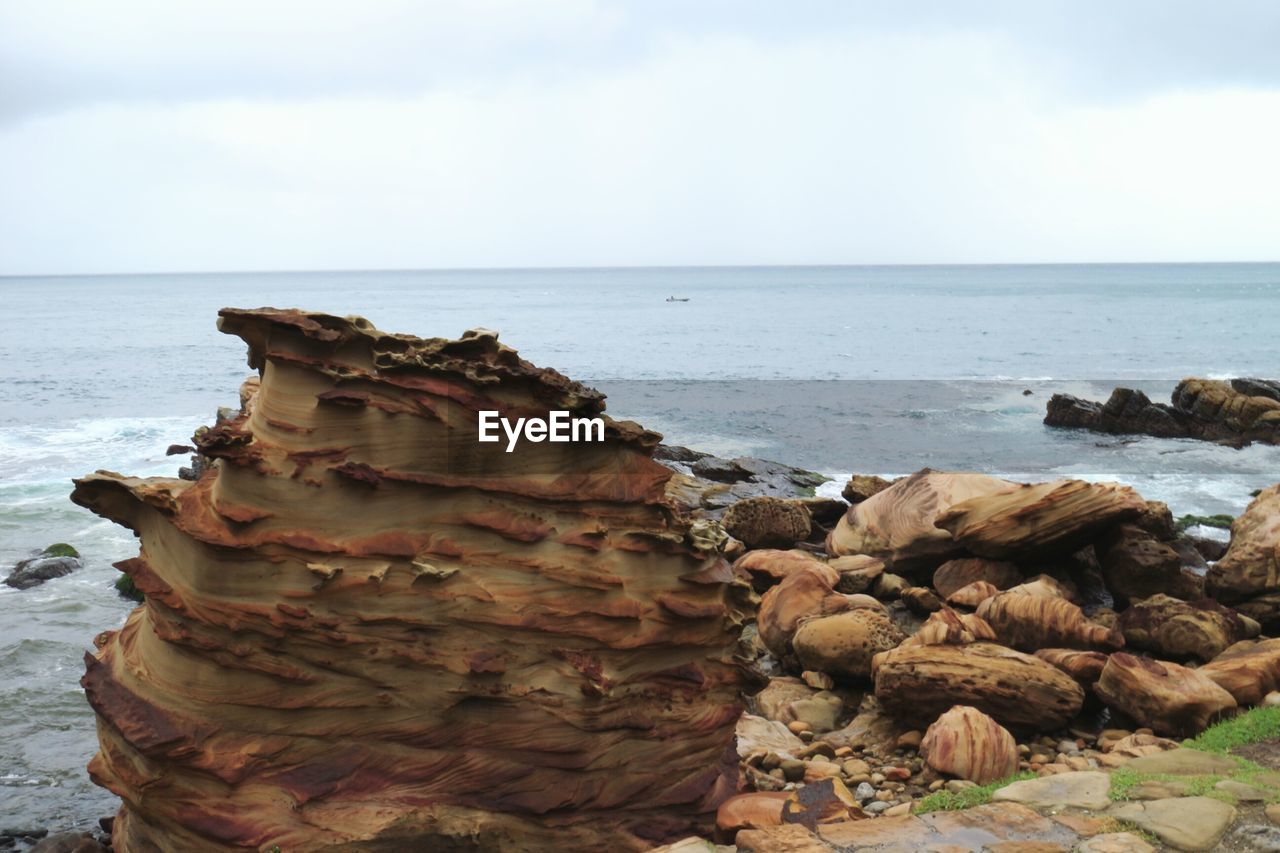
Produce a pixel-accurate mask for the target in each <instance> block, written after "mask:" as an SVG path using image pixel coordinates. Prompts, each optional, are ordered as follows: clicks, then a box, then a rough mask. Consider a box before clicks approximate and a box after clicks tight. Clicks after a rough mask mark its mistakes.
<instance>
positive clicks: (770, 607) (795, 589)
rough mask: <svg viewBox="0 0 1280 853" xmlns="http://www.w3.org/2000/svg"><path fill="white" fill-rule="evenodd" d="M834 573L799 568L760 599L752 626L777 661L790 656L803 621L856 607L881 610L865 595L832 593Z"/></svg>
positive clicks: (821, 567)
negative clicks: (796, 634)
mask: <svg viewBox="0 0 1280 853" xmlns="http://www.w3.org/2000/svg"><path fill="white" fill-rule="evenodd" d="M839 580H840V575H839V574H837V573H836V570H835V569H833V568H831V567H830V566H828V565H827V564H826V563H823V562H821V561H819V560H814V561H813V564H812V565H804V566H800V567H799V568H798V569H797V570H795V571H793V572H791V573H790V574H789V575H787V577H786V578H785V579H784V580H783V581H782V583H780V584H778V585H777V586H775V587H773V588H772V589H770V590H769V591H768V592H766V593H765V594H764V597H763V598H761V599H760V612H759V615H758V616H757V618H756V624H757V625H758V626H759V629H760V639H761V640H763V641H764V644H765V647H766V648H767V649H769V651H771V652H773V653H774V654H775V655H777V656H778V657H785V656H787V655H789V654H790V653H791V638H792V637H793V636H795V633H796V629H798V628H799V627H800V623H801V621H802V620H804V619H808V618H816V617H819V616H830V615H832V614H835V613H842V612H844V611H846V610H853V609H854V608H858V607H871V608H873V609H877V608H883V605H882V604H880V603H879V602H878V601H876V600H875V599H874V598H871V597H870V596H867V595H845V594H844V593H840V592H836V591H835V585H836V583H837V582H838V581H839Z"/></svg>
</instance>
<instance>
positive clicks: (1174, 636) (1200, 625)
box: [1117, 594, 1258, 661]
mask: <svg viewBox="0 0 1280 853" xmlns="http://www.w3.org/2000/svg"><path fill="white" fill-rule="evenodd" d="M1117 624H1118V626H1119V628H1120V631H1121V632H1122V633H1123V634H1124V639H1125V643H1126V644H1128V645H1130V646H1133V647H1134V648H1139V649H1145V650H1146V651H1149V652H1153V653H1155V654H1156V655H1158V656H1159V657H1161V658H1171V659H1173V660H1188V659H1191V658H1195V659H1196V660H1201V661H1208V660H1212V659H1213V658H1215V657H1216V656H1217V655H1219V654H1221V653H1222V651H1223V650H1224V649H1226V648H1227V646H1230V645H1231V644H1233V643H1237V642H1239V641H1240V640H1244V639H1248V638H1249V637H1250V636H1251V635H1252V636H1256V635H1257V628H1258V625H1257V623H1255V622H1253V620H1251V619H1250V620H1246V619H1243V618H1241V616H1240V614H1239V613H1236V612H1235V611H1234V610H1231V609H1230V608H1227V607H1223V606H1222V605H1221V604H1218V603H1217V602H1216V601H1213V600H1211V599H1201V600H1199V601H1194V602H1187V601H1182V600H1180V599H1177V598H1172V597H1170V596H1167V595H1164V594H1159V595H1153V596H1151V597H1150V598H1145V599H1143V600H1142V601H1139V602H1136V603H1134V604H1133V605H1132V606H1130V607H1129V608H1127V609H1126V610H1125V611H1124V612H1123V613H1121V614H1120V618H1119V619H1118V621H1117Z"/></svg>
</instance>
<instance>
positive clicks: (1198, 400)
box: [1044, 379, 1280, 444]
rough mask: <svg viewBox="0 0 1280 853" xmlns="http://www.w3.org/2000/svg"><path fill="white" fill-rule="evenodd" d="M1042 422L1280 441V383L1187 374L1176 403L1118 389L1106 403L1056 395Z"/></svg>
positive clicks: (1242, 440)
mask: <svg viewBox="0 0 1280 853" xmlns="http://www.w3.org/2000/svg"><path fill="white" fill-rule="evenodd" d="M1044 422H1045V423H1046V424H1048V425H1049V426H1056V427H1075V428H1082V429H1089V430H1094V431H1096V432H1105V433H1112V434H1140V435H1153V436H1157V437H1161V438H1198V439H1204V440H1207V441H1227V442H1232V443H1236V444H1244V443H1248V442H1250V441H1258V442H1264V443H1267V444H1280V383H1277V382H1271V381H1267V380H1261V379H1233V380H1231V381H1230V382H1223V381H1219V380H1214V379H1184V380H1182V381H1181V382H1179V383H1178V385H1177V387H1176V388H1174V390H1173V394H1172V405H1165V404H1163V403H1153V402H1151V399H1150V398H1149V397H1147V395H1146V394H1144V393H1142V392H1141V391H1136V390H1133V389H1131V388H1117V389H1115V390H1114V391H1113V392H1111V397H1110V399H1108V400H1107V402H1106V403H1095V402H1092V401H1090V400H1081V399H1080V398H1078V397H1073V396H1071V395H1070V394H1054V395H1053V397H1052V398H1051V399H1050V400H1049V403H1048V412H1047V413H1046V415H1045V419H1044Z"/></svg>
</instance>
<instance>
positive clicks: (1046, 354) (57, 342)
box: [0, 264, 1280, 829]
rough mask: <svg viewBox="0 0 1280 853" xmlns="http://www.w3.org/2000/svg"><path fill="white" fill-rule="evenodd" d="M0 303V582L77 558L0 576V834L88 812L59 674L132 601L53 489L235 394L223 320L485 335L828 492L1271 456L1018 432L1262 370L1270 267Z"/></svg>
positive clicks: (238, 289)
mask: <svg viewBox="0 0 1280 853" xmlns="http://www.w3.org/2000/svg"><path fill="white" fill-rule="evenodd" d="M668 296H677V297H681V298H686V297H687V298H688V300H689V301H687V302H667V301H666V298H667V297H668ZM0 305H3V310H0V574H3V573H7V570H8V568H9V566H11V565H12V564H13V563H14V562H16V561H17V560H20V559H22V558H24V557H26V556H28V555H30V554H31V552H33V551H35V550H38V549H39V548H42V547H43V546H45V545H47V544H49V543H51V542H60V541H66V542H71V543H73V544H74V545H75V546H76V547H78V548H79V549H80V550H81V552H82V554H83V555H84V557H85V559H86V567H85V568H84V569H83V570H82V571H80V572H78V573H76V574H73V575H70V576H68V577H65V578H59V579H56V580H53V581H50V582H48V583H46V584H44V585H43V586H40V587H37V588H35V589H32V590H27V591H17V590H12V589H10V588H8V587H4V586H0V685H3V687H0V826H13V825H19V824H21V825H31V826H45V827H50V828H54V829H59V828H70V827H72V826H77V825H86V824H88V823H90V822H92V821H94V820H95V819H96V818H97V817H98V816H100V815H105V814H108V813H110V812H111V811H112V810H113V809H114V803H113V801H112V798H111V797H110V796H109V795H107V794H106V793H105V792H102V791H100V790H99V789H97V788H95V787H94V786H93V785H92V784H90V783H89V781H88V778H87V776H86V774H85V772H84V764H85V762H86V761H87V760H88V759H89V757H90V755H91V754H92V752H93V750H94V748H95V737H94V733H93V717H92V714H91V713H90V711H89V709H88V707H87V705H86V704H85V702H84V698H83V694H82V693H81V691H80V689H79V686H78V683H77V682H78V679H79V676H80V674H81V672H82V671H83V663H82V658H83V655H84V652H85V650H87V649H89V648H91V647H92V639H93V636H94V634H96V633H97V632H99V631H101V630H103V629H106V628H113V627H116V626H118V625H119V624H120V623H121V622H122V621H123V619H124V617H125V614H126V613H127V612H128V610H129V608H130V606H131V605H130V603H129V602H126V601H123V600H121V599H120V598H119V597H118V596H116V594H115V592H114V591H113V590H112V588H111V583H112V582H113V580H114V579H115V577H116V575H117V573H116V571H115V570H114V569H113V568H112V567H111V563H112V562H114V561H116V560H120V559H123V558H125V557H128V556H131V555H133V554H134V553H135V551H136V542H135V540H134V539H133V537H132V535H131V534H130V533H128V532H127V531H124V530H122V529H119V528H115V527H113V526H112V525H110V524H109V523H107V522H104V521H100V520H98V519H97V518H96V517H94V516H92V515H91V514H89V513H88V512H86V511H84V510H81V509H79V508H78V507H75V506H73V505H72V504H71V503H70V502H69V501H68V500H67V493H68V491H69V489H70V478H72V477H74V476H79V475H81V474H84V473H87V472H90V471H93V470H95V469H98V468H108V469H112V470H117V471H121V472H125V473H130V474H142V475H172V474H173V473H174V471H175V469H176V466H177V465H178V464H179V463H180V461H181V460H179V459H171V458H166V457H165V456H164V450H165V448H166V447H167V446H168V445H169V444H170V443H175V442H176V443H181V442H185V441H186V440H187V438H188V437H189V436H190V434H191V432H192V431H193V430H194V429H195V427H197V426H199V425H200V424H202V423H206V422H208V421H210V420H211V418H212V415H213V412H214V410H215V409H216V407H217V406H219V405H231V404H234V403H235V401H236V389H237V387H238V385H239V382H240V380H241V379H242V378H243V377H244V375H246V373H247V370H248V369H247V367H246V366H245V358H244V355H245V354H244V347H243V345H242V344H241V342H240V341H239V339H237V338H232V337H228V336H226V335H222V334H219V333H218V332H217V331H216V329H215V328H214V320H215V316H216V312H217V309H218V308H220V307H223V306H227V305H234V306H239V307H259V306H267V305H270V306H275V307H300V308H307V309H311V310H319V311H327V312H330V313H334V314H361V315H364V316H366V317H368V318H369V319H370V320H372V321H373V322H374V323H375V324H376V325H378V326H379V327H380V328H383V329H386V330H388V331H398V332H412V333H414V334H418V335H422V336H456V335H458V334H459V333H461V332H462V331H463V330H465V329H468V328H472V327H476V326H484V327H487V328H492V329H498V330H500V331H501V333H502V340H503V341H504V342H506V343H508V344H510V345H511V346H514V347H516V348H517V349H519V350H520V352H521V354H522V355H523V356H524V357H525V358H527V359H529V360H531V361H533V362H535V363H537V364H540V365H546V366H551V367H555V368H557V369H559V370H561V371H562V372H564V373H566V374H568V375H570V376H572V377H574V378H578V379H583V380H585V381H590V382H591V383H593V384H595V385H597V386H598V387H600V388H601V389H602V390H604V391H605V392H606V393H608V394H609V411H610V413H611V414H613V415H614V416H615V417H627V418H633V419H636V420H639V421H641V422H642V423H644V424H645V425H646V426H649V427H651V428H654V429H658V430H659V431H661V432H664V433H665V434H666V435H667V437H668V440H669V441H671V442H673V443H679V444H687V445H690V446H693V447H699V448H703V449H707V450H711V451H713V452H716V453H720V454H722V455H734V454H752V455H757V456H765V457H768V458H775V459H778V460H780V461H784V462H790V463H794V464H799V465H803V466H805V467H809V468H813V469H815V470H819V471H822V472H824V473H827V474H828V475H830V476H832V477H833V478H836V479H835V481H833V483H832V484H831V485H830V487H829V488H828V490H829V491H831V492H833V493H835V492H838V488H839V478H841V477H843V476H846V475H847V474H848V473H849V472H851V471H858V472H862V473H879V474H886V475H892V474H902V473H907V472H909V471H912V470H915V469H917V468H920V467H923V466H925V465H932V466H934V467H939V468H966V469H974V470H981V471H986V472H990V473H996V474H1001V475H1006V476H1012V477H1017V478H1023V479H1048V478H1051V477H1058V476H1078V477H1084V478H1087V479H1118V480H1121V481H1124V482H1128V483H1132V484H1133V485H1135V486H1136V487H1137V488H1138V489H1139V490H1140V491H1141V492H1142V493H1143V494H1144V495H1145V496H1146V497H1148V498H1152V499H1159V500H1165V501H1167V502H1168V503H1169V504H1170V505H1171V506H1172V507H1173V509H1174V512H1175V513H1178V514H1182V513H1188V512H1195V513H1207V512H1228V513H1233V514H1234V513H1238V512H1239V511H1240V510H1241V509H1243V507H1244V505H1245V504H1246V503H1247V502H1248V494H1249V492H1250V491H1251V490H1253V489H1256V488H1259V487H1261V486H1264V485H1269V484H1271V483H1274V482H1277V481H1280V448H1263V447H1251V448H1247V449H1245V450H1242V451H1232V450H1229V449H1226V448H1220V447H1216V446H1211V445H1204V444H1201V443H1196V442H1187V441H1168V440H1159V439H1150V438H1142V439H1137V440H1135V441H1124V440H1119V439H1116V438H1112V437H1103V436H1094V435H1087V434H1082V433H1069V432H1061V431H1056V430H1051V429H1048V428H1046V427H1044V426H1043V425H1042V424H1041V423H1040V419H1041V418H1042V417H1043V415H1044V402H1045V400H1047V398H1048V396H1049V395H1050V394H1052V393H1054V392H1058V391H1066V392H1069V393H1076V394H1085V395H1091V396H1094V397H1099V396H1105V395H1106V394H1107V393H1108V392H1109V391H1110V389H1111V387H1112V386H1113V385H1114V384H1116V383H1118V382H1123V383H1125V384H1129V385H1136V386H1139V387H1142V388H1144V389H1146V390H1147V391H1148V392H1149V393H1150V394H1151V395H1152V396H1153V398H1158V399H1166V398H1167V395H1168V393H1169V391H1170V390H1171V389H1172V387H1173V384H1174V382H1175V381H1176V380H1177V379H1178V378H1180V377H1182V376H1186V375H1200V376H1206V375H1208V376H1249V375H1252V376H1266V377H1277V376H1280V264H1209V265H1102V266H1090V265H1083V266H1081V265H1072V266H993V267H973V266H970V267H807V268H744V269H735V268H716V269H616V270H615V269H610V270H603V269H601V270H536V271H533V270H531V271H474V272H367V273H361V272H346V273H290V274H236V275H221V274H219V275H164V276H119V277H116V276H110V277H68V278H7V279H6V278H0ZM779 380H787V381H779ZM1026 390H1030V391H1032V394H1030V395H1026V394H1024V393H1023V392H1024V391H1026Z"/></svg>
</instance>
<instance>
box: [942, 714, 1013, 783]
mask: <svg viewBox="0 0 1280 853" xmlns="http://www.w3.org/2000/svg"><path fill="white" fill-rule="evenodd" d="M920 755H921V757H923V758H924V760H925V762H926V763H928V765H929V766H930V767H932V768H933V769H934V770H937V771H938V772H940V773H946V774H947V775H949V776H955V777H957V778H960V779H968V780H969V781H970V782H976V783H978V784H979V785H985V784H987V783H988V782H994V781H996V780H997V779H1003V778H1005V777H1006V776H1011V775H1013V773H1014V772H1015V771H1017V769H1018V743H1017V741H1015V740H1014V739H1013V735H1011V734H1009V732H1008V730H1007V729H1005V728H1004V727H1003V726H1001V725H1000V724H999V723H997V722H996V721H995V720H993V719H991V717H989V716H987V715H986V714H984V713H982V712H981V711H979V710H978V709H977V708H973V707H970V706H967V705H956V706H955V707H953V708H952V709H951V710H949V711H947V712H946V713H945V714H943V715H942V716H941V717H939V718H938V719H937V720H935V721H934V722H933V724H932V725H931V726H929V729H928V730H927V731H926V732H925V733H924V740H922V741H921V742H920Z"/></svg>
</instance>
